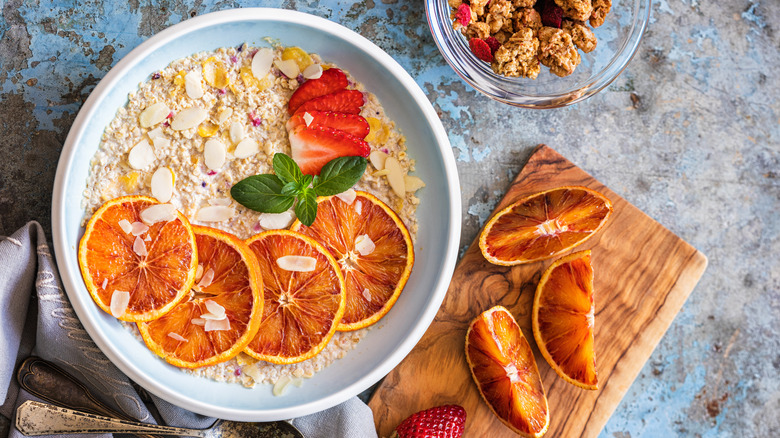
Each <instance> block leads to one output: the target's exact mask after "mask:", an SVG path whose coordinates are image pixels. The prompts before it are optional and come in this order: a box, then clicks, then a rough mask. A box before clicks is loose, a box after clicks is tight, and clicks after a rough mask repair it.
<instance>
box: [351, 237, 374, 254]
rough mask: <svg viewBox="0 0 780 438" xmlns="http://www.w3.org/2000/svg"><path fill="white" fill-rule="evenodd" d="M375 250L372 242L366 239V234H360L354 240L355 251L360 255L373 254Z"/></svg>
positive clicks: (368, 238)
mask: <svg viewBox="0 0 780 438" xmlns="http://www.w3.org/2000/svg"><path fill="white" fill-rule="evenodd" d="M375 249H376V245H375V244H374V241H373V240H371V238H370V237H368V234H361V235H359V236H357V238H355V251H357V252H359V253H360V255H363V256H367V255H369V254H371V253H372V252H374V250H375Z"/></svg>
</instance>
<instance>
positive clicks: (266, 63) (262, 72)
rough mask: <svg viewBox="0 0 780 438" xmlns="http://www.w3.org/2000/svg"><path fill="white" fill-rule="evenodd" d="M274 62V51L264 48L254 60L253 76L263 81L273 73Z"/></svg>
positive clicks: (256, 54)
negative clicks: (272, 65)
mask: <svg viewBox="0 0 780 438" xmlns="http://www.w3.org/2000/svg"><path fill="white" fill-rule="evenodd" d="M273 62H274V51H273V50H271V49H268V48H262V49H259V50H258V51H257V53H255V56H254V57H253V58H252V75H253V76H254V77H255V78H257V79H263V78H264V77H266V76H268V73H270V72H271V64H273Z"/></svg>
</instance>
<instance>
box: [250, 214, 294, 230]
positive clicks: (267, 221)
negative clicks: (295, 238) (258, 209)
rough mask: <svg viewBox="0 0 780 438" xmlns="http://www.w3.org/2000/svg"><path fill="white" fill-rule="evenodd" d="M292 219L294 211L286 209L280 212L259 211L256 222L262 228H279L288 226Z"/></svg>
mask: <svg viewBox="0 0 780 438" xmlns="http://www.w3.org/2000/svg"><path fill="white" fill-rule="evenodd" d="M294 219H295V213H293V212H292V211H289V210H287V211H283V212H281V213H261V214H260V219H259V220H258V221H257V222H258V223H259V224H260V226H261V227H263V229H264V230H281V229H283V228H287V227H289V226H290V224H291V223H292V222H293V220H294Z"/></svg>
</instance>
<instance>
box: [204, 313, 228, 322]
mask: <svg viewBox="0 0 780 438" xmlns="http://www.w3.org/2000/svg"><path fill="white" fill-rule="evenodd" d="M200 317H201V318H202V319H203V320H204V321H219V320H221V319H225V317H224V316H219V315H215V314H213V313H211V312H206V313H204V314H202V315H200Z"/></svg>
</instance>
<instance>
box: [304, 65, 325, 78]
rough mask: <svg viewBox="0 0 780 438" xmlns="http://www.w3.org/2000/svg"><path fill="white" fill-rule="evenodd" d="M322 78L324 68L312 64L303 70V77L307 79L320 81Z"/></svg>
mask: <svg viewBox="0 0 780 438" xmlns="http://www.w3.org/2000/svg"><path fill="white" fill-rule="evenodd" d="M320 76H322V66H321V65H320V64H312V65H310V66H308V67H306V68H305V69H304V70H303V77H304V78H306V79H319V78H320Z"/></svg>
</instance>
